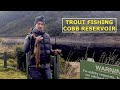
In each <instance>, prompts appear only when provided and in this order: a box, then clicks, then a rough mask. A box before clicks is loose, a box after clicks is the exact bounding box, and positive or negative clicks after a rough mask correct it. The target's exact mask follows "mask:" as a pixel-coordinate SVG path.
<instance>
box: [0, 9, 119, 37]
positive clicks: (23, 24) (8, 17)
mask: <svg viewBox="0 0 120 90" xmlns="http://www.w3.org/2000/svg"><path fill="white" fill-rule="evenodd" d="M38 15H44V16H45V18H46V31H47V32H48V33H49V34H50V35H51V36H55V35H60V36H66V35H71V34H63V33H62V32H61V21H62V18H65V17H68V18H74V17H75V18H97V17H98V18H117V24H118V29H119V28H120V26H119V25H120V12H118V11H0V36H26V34H27V33H28V32H29V29H30V28H31V27H33V23H34V19H35V17H36V16H38Z"/></svg>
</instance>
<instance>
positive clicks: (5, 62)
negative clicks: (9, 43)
mask: <svg viewBox="0 0 120 90" xmlns="http://www.w3.org/2000/svg"><path fill="white" fill-rule="evenodd" d="M4 68H7V52H4Z"/></svg>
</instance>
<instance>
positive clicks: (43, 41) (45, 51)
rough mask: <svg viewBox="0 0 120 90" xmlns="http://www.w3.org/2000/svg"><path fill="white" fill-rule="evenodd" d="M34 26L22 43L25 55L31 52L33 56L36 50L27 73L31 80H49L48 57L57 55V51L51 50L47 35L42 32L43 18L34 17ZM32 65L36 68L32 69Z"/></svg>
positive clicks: (50, 76)
mask: <svg viewBox="0 0 120 90" xmlns="http://www.w3.org/2000/svg"><path fill="white" fill-rule="evenodd" d="M34 25H35V27H34V28H33V30H32V31H31V34H30V35H27V36H26V38H25V41H24V52H25V53H27V52H29V51H30V50H31V51H32V54H33V51H34V49H36V50H35V52H36V56H35V57H34V54H33V55H32V56H31V59H30V61H29V73H30V76H31V78H32V79H51V78H52V75H51V70H50V55H51V54H52V55H57V54H58V51H57V50H52V47H51V44H50V37H49V34H47V33H46V32H45V30H44V27H45V19H44V16H38V17H36V18H35V21H34ZM33 57H34V58H33ZM38 60H39V61H38ZM33 65H35V66H36V67H32V66H33Z"/></svg>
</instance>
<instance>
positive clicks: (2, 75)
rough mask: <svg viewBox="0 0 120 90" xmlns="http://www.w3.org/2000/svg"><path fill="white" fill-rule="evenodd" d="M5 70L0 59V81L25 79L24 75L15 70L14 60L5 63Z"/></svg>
mask: <svg viewBox="0 0 120 90" xmlns="http://www.w3.org/2000/svg"><path fill="white" fill-rule="evenodd" d="M7 63H8V66H7V68H4V67H3V65H4V64H3V60H1V59H0V79H27V77H26V74H25V73H23V72H21V71H19V70H17V69H16V68H15V67H14V66H15V65H16V63H15V62H14V60H11V59H10V60H8V61H7Z"/></svg>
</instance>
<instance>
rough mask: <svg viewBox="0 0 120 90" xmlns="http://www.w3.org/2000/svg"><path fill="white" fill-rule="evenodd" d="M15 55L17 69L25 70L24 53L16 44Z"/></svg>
mask: <svg viewBox="0 0 120 90" xmlns="http://www.w3.org/2000/svg"><path fill="white" fill-rule="evenodd" d="M15 57H16V60H17V69H19V70H21V71H26V55H25V53H24V52H23V50H22V47H21V46H17V47H16V49H15Z"/></svg>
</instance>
